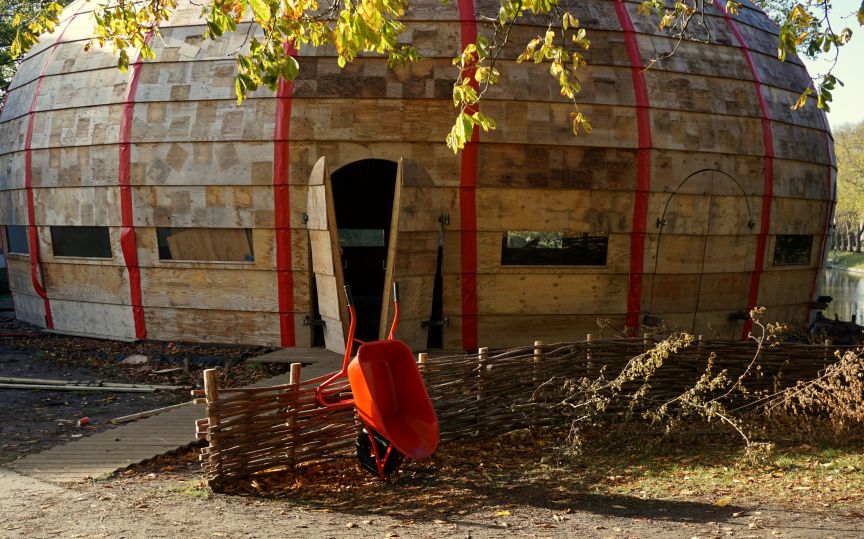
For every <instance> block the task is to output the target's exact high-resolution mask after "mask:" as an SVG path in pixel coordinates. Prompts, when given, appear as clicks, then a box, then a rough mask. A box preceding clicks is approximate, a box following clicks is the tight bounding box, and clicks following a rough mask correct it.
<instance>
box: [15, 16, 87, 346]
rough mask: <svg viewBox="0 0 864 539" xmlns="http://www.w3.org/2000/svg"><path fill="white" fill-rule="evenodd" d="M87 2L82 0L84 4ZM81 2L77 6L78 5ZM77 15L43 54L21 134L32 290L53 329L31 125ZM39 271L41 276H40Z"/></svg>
mask: <svg viewBox="0 0 864 539" xmlns="http://www.w3.org/2000/svg"><path fill="white" fill-rule="evenodd" d="M85 3H86V2H82V5H84V4H85ZM80 8H81V6H78V9H80ZM76 16H78V11H77V10H76V11H75V13H73V14H72V16H71V17H70V18H69V22H68V23H66V24H65V25H64V26H63V29H62V30H61V31H60V34H59V35H58V36H57V39H55V40H54V43H52V44H51V50H50V51H48V54H47V55H46V58H45V63H43V64H42V69H41V70H40V71H39V77H38V78H37V80H36V88H35V89H34V90H33V99H32V100H31V101H30V110H29V111H28V112H27V134H26V135H25V136H24V189H26V190H27V219H28V221H29V224H28V226H27V243H28V245H29V248H30V281H31V282H32V283H33V290H34V291H35V292H36V294H37V295H38V296H39V297H40V298H42V301H43V302H44V304H45V327H46V328H48V329H54V318H53V317H52V316H51V302H50V301H49V300H48V293H47V292H46V291H45V287H44V286H43V282H44V275H45V268H43V267H42V263H41V260H40V257H39V231H38V229H37V228H36V205H35V203H34V201H33V155H32V152H31V144H32V142H33V128H34V126H35V124H36V104H37V102H38V101H39V92H40V90H41V89H42V81H43V80H44V78H45V72H46V71H47V70H48V65H49V64H50V63H51V60H52V59H53V58H54V54H55V53H56V52H57V47H58V46H59V45H60V41H61V40H62V39H63V34H65V33H66V30H67V29H68V28H69V27H70V26H71V25H72V23H73V22H74V21H75V17H76ZM40 273H41V279H40Z"/></svg>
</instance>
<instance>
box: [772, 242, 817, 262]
mask: <svg viewBox="0 0 864 539" xmlns="http://www.w3.org/2000/svg"><path fill="white" fill-rule="evenodd" d="M812 245H813V236H810V235H806V234H786V235H778V236H777V240H776V241H775V242H774V265H775V266H791V265H797V264H809V263H810V248H811V246H812Z"/></svg>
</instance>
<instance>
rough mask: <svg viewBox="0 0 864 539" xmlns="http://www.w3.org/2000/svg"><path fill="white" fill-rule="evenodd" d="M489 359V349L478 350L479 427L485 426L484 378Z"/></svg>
mask: <svg viewBox="0 0 864 539" xmlns="http://www.w3.org/2000/svg"><path fill="white" fill-rule="evenodd" d="M488 359H489V348H486V347H485V346H484V347H483V348H479V349H478V350H477V427H478V429H479V428H481V426H482V425H483V406H482V405H483V399H484V395H483V393H484V392H485V388H484V383H483V378H484V377H485V376H486V365H487V362H488Z"/></svg>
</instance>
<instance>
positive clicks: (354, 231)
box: [339, 228, 384, 247]
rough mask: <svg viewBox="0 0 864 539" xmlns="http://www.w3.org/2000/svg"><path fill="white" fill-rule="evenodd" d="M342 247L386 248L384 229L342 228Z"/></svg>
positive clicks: (340, 241)
mask: <svg viewBox="0 0 864 539" xmlns="http://www.w3.org/2000/svg"><path fill="white" fill-rule="evenodd" d="M339 245H340V246H341V247H384V229H383V228H340V229H339Z"/></svg>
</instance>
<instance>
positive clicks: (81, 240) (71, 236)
mask: <svg viewBox="0 0 864 539" xmlns="http://www.w3.org/2000/svg"><path fill="white" fill-rule="evenodd" d="M51 245H52V247H53V249H54V256H80V257H84V258H113V257H112V254H111V234H110V233H109V232H108V227H107V226H52V227H51Z"/></svg>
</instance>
